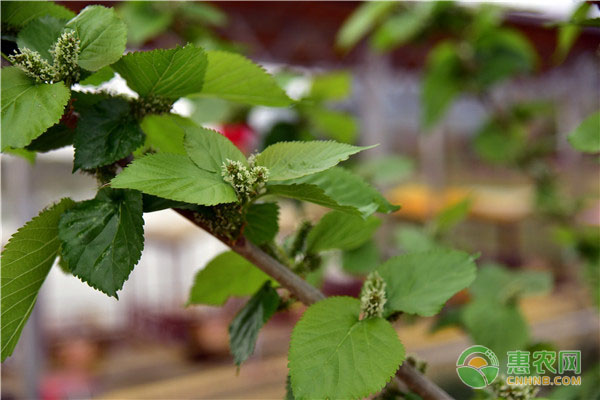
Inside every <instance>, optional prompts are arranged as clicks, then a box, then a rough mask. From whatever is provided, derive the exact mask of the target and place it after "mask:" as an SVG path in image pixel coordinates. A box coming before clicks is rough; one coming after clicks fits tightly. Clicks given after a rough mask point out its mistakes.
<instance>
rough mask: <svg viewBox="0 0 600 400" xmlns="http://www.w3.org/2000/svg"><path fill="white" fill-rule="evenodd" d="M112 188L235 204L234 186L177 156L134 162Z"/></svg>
mask: <svg viewBox="0 0 600 400" xmlns="http://www.w3.org/2000/svg"><path fill="white" fill-rule="evenodd" d="M111 186H112V187H114V188H123V189H126V188H128V189H136V190H139V191H140V192H144V193H146V194H152V195H155V196H159V197H163V198H165V199H171V200H179V201H185V202H187V203H193V204H202V205H205V206H212V205H215V204H221V203H232V202H234V201H237V195H236V194H235V191H234V190H233V187H232V186H231V185H229V184H227V183H225V182H223V179H221V175H220V174H219V175H217V174H216V173H212V172H208V171H205V170H203V169H200V168H198V167H197V166H196V165H195V164H194V163H193V162H192V161H191V160H190V159H189V158H187V157H185V156H180V155H177V154H167V153H158V154H151V155H148V156H145V157H142V158H140V159H138V160H135V161H134V162H132V163H131V164H129V166H128V167H127V168H125V170H123V172H121V173H120V174H119V175H117V177H116V178H114V179H113V180H112V181H111Z"/></svg>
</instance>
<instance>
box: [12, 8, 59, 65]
mask: <svg viewBox="0 0 600 400" xmlns="http://www.w3.org/2000/svg"><path fill="white" fill-rule="evenodd" d="M66 23H67V21H66V20H64V19H58V18H55V17H52V16H50V15H46V16H45V17H41V18H38V19H36V20H35V21H32V22H30V23H29V24H27V26H26V27H25V28H23V29H21V31H20V32H19V35H18V36H17V45H18V46H19V48H20V49H24V48H28V49H30V50H34V51H37V52H38V53H40V55H41V56H42V57H43V58H45V59H46V60H47V61H49V62H50V63H52V54H50V49H51V48H52V46H53V45H54V44H55V43H56V40H57V39H58V37H59V36H60V34H61V32H62V30H63V28H64V27H65V24H66Z"/></svg>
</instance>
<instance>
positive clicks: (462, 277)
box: [377, 250, 476, 317]
mask: <svg viewBox="0 0 600 400" xmlns="http://www.w3.org/2000/svg"><path fill="white" fill-rule="evenodd" d="M475 270H476V268H475V263H474V262H473V257H472V256H471V255H469V254H467V253H464V252H462V251H455V250H431V251H426V252H421V253H408V254H403V255H400V256H397V257H393V258H390V259H389V260H388V261H387V262H385V263H383V264H382V265H380V266H379V268H377V271H378V272H379V274H380V275H381V277H382V278H383V279H384V280H385V282H386V284H387V287H386V293H387V298H388V301H387V303H386V304H385V309H386V313H387V314H391V313H393V312H396V311H402V312H405V313H409V314H418V315H422V316H425V317H428V316H432V315H435V314H437V313H438V312H439V311H440V309H441V308H442V306H443V305H444V303H446V301H448V299H450V297H452V296H454V295H455V294H456V293H458V292H459V291H461V290H462V289H464V288H466V287H467V286H469V285H470V284H471V283H472V282H473V280H474V279H475Z"/></svg>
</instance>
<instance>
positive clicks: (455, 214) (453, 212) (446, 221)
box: [434, 198, 471, 233]
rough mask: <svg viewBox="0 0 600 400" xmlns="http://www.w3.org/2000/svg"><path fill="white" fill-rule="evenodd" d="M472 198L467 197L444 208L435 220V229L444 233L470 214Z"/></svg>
mask: <svg viewBox="0 0 600 400" xmlns="http://www.w3.org/2000/svg"><path fill="white" fill-rule="evenodd" d="M470 209H471V199H469V198H466V199H463V200H461V201H458V202H456V203H455V204H451V205H450V206H448V207H446V208H444V209H442V210H441V211H440V212H439V213H438V214H437V215H436V216H435V220H434V224H435V230H436V232H438V233H443V232H447V231H449V230H451V229H452V228H454V227H455V226H456V225H458V224H460V223H461V222H462V221H463V220H464V219H465V218H467V216H468V215H469V210H470Z"/></svg>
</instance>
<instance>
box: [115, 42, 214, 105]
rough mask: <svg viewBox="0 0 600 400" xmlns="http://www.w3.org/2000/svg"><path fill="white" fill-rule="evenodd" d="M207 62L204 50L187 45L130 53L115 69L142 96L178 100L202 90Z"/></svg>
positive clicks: (116, 64)
mask: <svg viewBox="0 0 600 400" xmlns="http://www.w3.org/2000/svg"><path fill="white" fill-rule="evenodd" d="M206 65H207V58H206V53H205V52H204V50H202V49H201V48H199V47H195V46H194V45H193V44H188V45H187V46H185V47H176V48H174V49H168V50H165V49H156V50H151V51H136V52H134V53H129V54H127V55H126V56H124V57H123V58H121V59H120V60H119V61H118V62H117V63H115V64H113V65H112V68H113V69H114V70H115V71H116V72H118V73H119V75H121V76H122V77H123V78H124V79H125V80H126V81H127V85H128V86H129V87H130V88H131V89H133V90H135V91H136V92H137V93H138V94H139V95H140V96H142V97H146V96H150V95H153V96H161V97H166V98H169V99H177V98H179V97H183V96H186V95H188V94H191V93H198V92H200V91H201V90H202V84H203V82H204V73H205V71H206Z"/></svg>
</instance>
